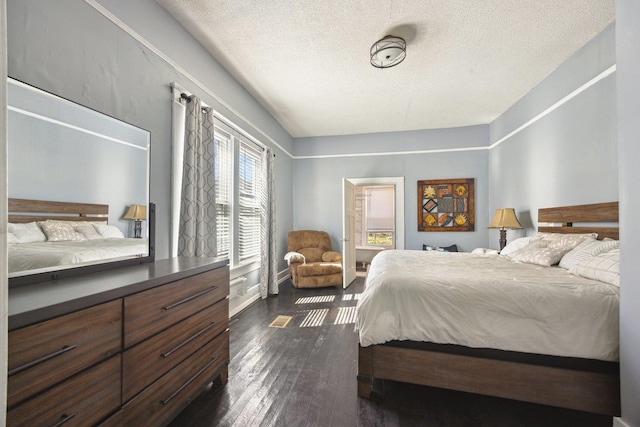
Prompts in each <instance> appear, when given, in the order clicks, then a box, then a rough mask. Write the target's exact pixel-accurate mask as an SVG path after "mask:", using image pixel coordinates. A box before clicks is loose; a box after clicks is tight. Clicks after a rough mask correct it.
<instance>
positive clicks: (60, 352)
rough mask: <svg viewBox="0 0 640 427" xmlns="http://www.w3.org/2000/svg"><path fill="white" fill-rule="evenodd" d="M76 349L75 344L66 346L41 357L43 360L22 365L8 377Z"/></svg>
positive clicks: (10, 372) (9, 373)
mask: <svg viewBox="0 0 640 427" xmlns="http://www.w3.org/2000/svg"><path fill="white" fill-rule="evenodd" d="M76 347H77V345H75V344H73V345H65V346H64V347H62V348H61V349H60V350H58V351H54V352H53V353H51V354H47V355H46V356H42V357H41V358H39V359H36V360H32V361H31V362H27V363H25V364H24V365H22V366H18V367H17V368H14V369H12V370H10V371H9V372H8V373H7V375H8V376H11V375H15V374H17V373H20V372H22V371H24V370H26V369H29V368H31V367H33V366H36V365H39V364H41V363H44V362H46V361H47V360H50V359H53V358H54V357H58V356H61V355H63V354H65V353H66V352H68V351H71V350H73V349H75V348H76Z"/></svg>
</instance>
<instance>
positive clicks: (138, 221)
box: [122, 205, 147, 239]
mask: <svg viewBox="0 0 640 427" xmlns="http://www.w3.org/2000/svg"><path fill="white" fill-rule="evenodd" d="M122 218H123V219H130V220H132V221H134V224H133V237H134V238H136V239H140V238H141V237H142V221H144V220H146V219H147V207H146V206H142V205H131V206H130V207H129V210H128V211H127V213H126V214H125V215H124V216H123V217H122Z"/></svg>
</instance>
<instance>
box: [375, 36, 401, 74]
mask: <svg viewBox="0 0 640 427" xmlns="http://www.w3.org/2000/svg"><path fill="white" fill-rule="evenodd" d="M406 56H407V42H405V41H404V39H403V38H402V37H396V36H384V37H383V38H381V39H380V40H378V41H377V42H375V43H374V44H373V46H371V65H373V66H374V67H376V68H390V67H393V66H395V65H398V64H399V63H401V62H402V61H404V58H405V57H406Z"/></svg>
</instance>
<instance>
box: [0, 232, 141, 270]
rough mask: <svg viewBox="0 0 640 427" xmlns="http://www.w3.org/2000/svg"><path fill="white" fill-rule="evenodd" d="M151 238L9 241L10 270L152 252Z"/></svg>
mask: <svg viewBox="0 0 640 427" xmlns="http://www.w3.org/2000/svg"><path fill="white" fill-rule="evenodd" d="M147 246H148V243H147V239H99V240H83V241H71V242H38V243H19V244H14V245H8V249H9V274H10V275H11V273H15V272H21V271H27V270H37V269H41V268H49V267H57V266H63V265H68V264H80V263H84V262H94V261H100V260H106V259H109V260H110V259H112V258H118V257H124V256H135V255H141V254H147V253H148V247H147Z"/></svg>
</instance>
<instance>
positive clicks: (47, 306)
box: [7, 258, 229, 426]
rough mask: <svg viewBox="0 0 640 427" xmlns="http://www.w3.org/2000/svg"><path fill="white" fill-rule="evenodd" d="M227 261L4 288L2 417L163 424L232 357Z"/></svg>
mask: <svg viewBox="0 0 640 427" xmlns="http://www.w3.org/2000/svg"><path fill="white" fill-rule="evenodd" d="M228 295H229V268H228V266H227V261H226V260H224V261H218V260H215V259H203V258H175V259H170V260H162V261H156V262H154V263H150V264H141V265H137V266H132V267H125V268H120V269H117V270H110V271H104V272H100V273H94V274H89V275H85V276H79V277H73V278H69V279H63V280H59V281H52V282H47V283H41V284H37V285H30V286H27V287H22V288H13V289H10V290H9V355H8V356H9V368H8V370H9V378H8V384H7V407H8V411H7V425H9V426H62V425H64V426H76V425H77V426H89V425H103V426H123V425H127V426H128V425H131V426H141V425H154V426H155V425H163V424H167V423H168V422H169V421H170V420H171V419H172V418H173V417H174V416H175V415H176V414H177V413H179V412H180V411H181V410H182V409H183V408H184V407H185V406H186V405H187V404H188V403H189V402H190V401H191V400H192V399H193V398H194V397H195V396H196V395H197V394H198V393H200V392H201V391H202V390H203V389H205V388H206V387H207V385H208V384H209V383H211V382H212V381H215V380H217V381H220V382H223V383H224V382H226V380H227V373H228V364H229V332H228V324H229V299H228Z"/></svg>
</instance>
